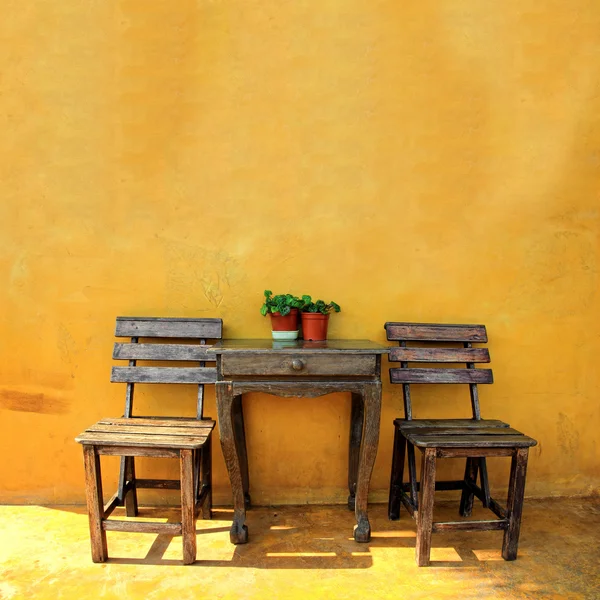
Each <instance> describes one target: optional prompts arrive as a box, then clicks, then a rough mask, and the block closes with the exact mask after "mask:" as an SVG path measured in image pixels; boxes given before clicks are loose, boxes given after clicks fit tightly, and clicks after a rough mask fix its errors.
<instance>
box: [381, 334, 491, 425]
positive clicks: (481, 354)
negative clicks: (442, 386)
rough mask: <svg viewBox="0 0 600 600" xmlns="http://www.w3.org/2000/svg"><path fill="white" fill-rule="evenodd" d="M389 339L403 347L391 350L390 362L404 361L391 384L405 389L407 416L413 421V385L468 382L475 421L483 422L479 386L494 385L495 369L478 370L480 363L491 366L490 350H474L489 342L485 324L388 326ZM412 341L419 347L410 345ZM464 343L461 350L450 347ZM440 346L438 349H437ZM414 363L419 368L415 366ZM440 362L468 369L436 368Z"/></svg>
mask: <svg viewBox="0 0 600 600" xmlns="http://www.w3.org/2000/svg"><path fill="white" fill-rule="evenodd" d="M384 327H385V330H386V333H387V339H388V340H390V341H396V342H398V343H399V344H400V347H398V348H390V352H389V356H388V359H389V361H390V362H400V368H392V369H390V381H391V382H392V383H401V384H402V386H403V398H404V417H405V418H406V419H407V420H411V419H412V404H411V397H410V384H412V383H451V384H456V383H464V384H468V385H469V391H470V394H471V409H472V412H473V419H476V420H479V419H481V412H480V408H479V393H478V390H477V384H479V383H493V381H494V379H493V375H492V370H491V369H477V368H476V367H475V364H476V363H489V362H490V353H489V351H488V349H487V348H473V347H472V345H473V343H486V342H487V332H486V330H485V326H484V325H446V324H438V323H386V324H385V325H384ZM408 342H414V343H418V345H411V346H407V343H408ZM449 343H453V344H454V345H456V344H462V347H461V348H456V347H448V344H449ZM436 346H437V347H436ZM414 363H417V364H419V366H418V367H414V366H412V365H413V364H414ZM436 363H438V364H439V363H446V364H450V363H453V364H457V363H466V368H462V369H454V368H439V367H432V366H431V365H435V364H436Z"/></svg>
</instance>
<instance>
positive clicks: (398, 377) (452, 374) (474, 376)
mask: <svg viewBox="0 0 600 600" xmlns="http://www.w3.org/2000/svg"><path fill="white" fill-rule="evenodd" d="M124 368H126V367H124ZM390 381H391V382H392V383H452V384H456V383H493V382H494V377H493V375H492V370H491V369H432V368H429V369H427V368H423V369H420V368H416V369H413V368H408V369H400V368H395V369H390Z"/></svg>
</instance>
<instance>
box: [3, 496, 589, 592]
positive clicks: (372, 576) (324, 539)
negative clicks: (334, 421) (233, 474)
mask: <svg viewBox="0 0 600 600" xmlns="http://www.w3.org/2000/svg"><path fill="white" fill-rule="evenodd" d="M119 510H120V509H119ZM437 510H438V512H437V514H436V517H437V518H448V517H449V518H452V515H453V514H454V513H455V505H452V506H450V505H446V504H444V505H443V506H442V507H441V508H438V509H437ZM156 514H157V510H156V509H150V508H147V509H142V513H141V516H142V517H145V518H148V517H153V516H156ZM164 514H165V513H164V511H163V512H161V515H164ZM370 514H371V524H372V527H373V539H372V541H371V543H369V544H357V543H355V542H354V541H353V539H352V537H351V532H352V526H353V515H352V514H351V513H350V512H348V511H347V509H346V508H345V507H344V506H285V507H274V508H264V507H263V508H254V509H252V510H251V511H249V513H248V525H249V527H250V543H248V544H246V545H244V546H232V545H231V544H230V543H229V533H228V531H229V525H230V521H229V519H230V518H231V511H229V510H226V509H217V510H215V512H214V518H213V520H212V521H198V528H197V529H198V561H197V562H196V564H195V565H192V566H189V567H185V566H183V565H182V564H181V539H180V538H179V537H174V538H172V537H170V536H158V535H153V534H131V533H117V532H109V533H108V551H109V556H110V557H111V558H110V559H109V561H108V562H107V563H105V564H94V563H92V561H91V558H90V548H89V541H88V524H87V516H86V514H85V512H84V510H83V509H82V508H74V507H39V506H0V598H2V600H8V599H21V598H23V599H24V598H36V599H38V598H40V599H42V598H52V599H58V598H78V599H82V598H83V599H85V598H119V599H121V600H123V599H124V600H133V599H135V598H142V599H145V600H151V599H154V598H168V599H174V600H183V599H185V598H207V599H215V598H223V599H225V598H235V599H250V598H269V599H270V598H302V599H307V598H310V599H312V598H328V599H332V598H344V599H353V598H361V599H365V598H369V599H379V598H390V599H391V598H393V599H394V600H405V599H410V598H460V599H469V598H477V599H483V598H561V599H562V598H586V599H587V598H600V501H599V500H598V499H587V500H582V499H577V500H567V499H561V500H528V501H527V502H526V505H525V513H524V518H523V526H522V534H521V543H520V548H519V558H518V560H517V561H515V562H510V563H507V562H505V561H503V560H502V558H501V556H500V547H501V544H502V533H501V532H485V533H478V534H472V533H460V534H437V535H434V537H433V551H432V555H431V556H432V561H433V562H432V566H431V567H426V568H417V567H416V565H415V562H414V543H415V527H414V523H413V522H412V520H411V519H410V518H408V516H407V514H406V513H405V512H403V514H402V519H401V520H400V521H397V522H394V523H392V522H389V521H388V520H387V518H386V507H385V506H383V505H374V506H372V507H371V510H370ZM485 514H486V513H481V511H474V517H479V518H481V517H484V518H487V517H485V516H484V515H485ZM169 517H170V520H172V521H177V520H178V519H177V512H176V511H175V510H170V511H169Z"/></svg>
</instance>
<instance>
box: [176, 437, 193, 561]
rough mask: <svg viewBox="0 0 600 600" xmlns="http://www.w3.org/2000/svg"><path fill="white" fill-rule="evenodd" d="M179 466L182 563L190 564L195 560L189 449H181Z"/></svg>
mask: <svg viewBox="0 0 600 600" xmlns="http://www.w3.org/2000/svg"><path fill="white" fill-rule="evenodd" d="M179 466H180V479H181V537H182V543H183V564H184V565H191V564H192V563H193V562H194V561H195V560H196V499H195V494H194V463H193V460H192V451H191V450H187V449H182V450H181V459H180V461H179Z"/></svg>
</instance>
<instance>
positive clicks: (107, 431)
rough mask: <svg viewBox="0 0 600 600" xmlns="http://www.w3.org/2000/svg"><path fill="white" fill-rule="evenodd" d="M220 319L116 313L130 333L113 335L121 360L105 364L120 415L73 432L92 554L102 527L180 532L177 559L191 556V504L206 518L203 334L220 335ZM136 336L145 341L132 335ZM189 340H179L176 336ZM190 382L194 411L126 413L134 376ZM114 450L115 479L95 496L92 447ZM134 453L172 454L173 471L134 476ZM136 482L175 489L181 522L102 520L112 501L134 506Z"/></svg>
mask: <svg viewBox="0 0 600 600" xmlns="http://www.w3.org/2000/svg"><path fill="white" fill-rule="evenodd" d="M222 331H223V322H222V321H221V319H187V318H154V317H118V318H117V326H116V336H117V337H130V338H131V343H116V344H115V345H114V350H113V358H115V359H117V360H127V361H128V365H127V366H116V367H113V369H112V376H111V381H113V382H117V383H126V384H127V385H126V391H125V412H124V416H123V418H116V419H103V420H102V421H99V422H98V423H96V424H95V425H93V426H92V427H90V428H89V429H87V430H86V431H85V432H84V433H82V434H81V435H80V436H79V437H77V438H76V441H77V442H79V443H80V444H83V452H84V463H85V477H86V496H87V505H88V512H89V519H90V537H91V542H92V559H93V560H94V562H103V561H105V560H106V558H107V550H106V531H110V530H115V531H136V532H150V533H171V534H176V533H181V534H182V536H183V561H184V563H185V564H189V563H191V562H194V560H195V558H196V535H195V522H196V514H197V511H198V509H200V508H201V509H202V517H203V518H204V519H210V518H211V506H212V475H211V472H212V466H211V433H212V430H213V429H214V426H215V422H214V421H213V420H211V419H209V418H205V417H204V414H203V412H204V386H205V385H206V384H214V383H215V381H216V378H217V370H216V368H215V367H207V366H206V362H212V363H214V362H215V357H214V355H209V354H207V350H208V348H209V347H210V346H208V345H207V339H220V338H221V335H222ZM142 338H150V339H151V340H152V341H153V342H156V341H159V342H160V343H139V340H140V339H142ZM182 339H183V340H186V341H187V340H190V339H191V340H193V341H195V343H192V342H188V343H181V341H180V340H182ZM138 361H143V362H144V363H148V362H151V361H159V362H160V363H162V362H164V361H176V362H177V363H180V362H190V361H191V362H193V363H197V364H198V366H183V367H164V366H146V365H144V366H140V365H139V364H138ZM147 383H150V384H154V383H160V384H178V385H181V384H188V385H189V384H192V385H195V386H197V400H196V418H185V417H165V416H160V417H149V416H144V417H137V416H134V415H133V395H134V386H136V385H138V384H147ZM102 454H110V455H117V456H120V457H121V469H120V473H119V486H118V489H117V491H116V492H115V494H114V495H113V496H112V498H111V499H110V500H109V501H108V502H107V503H106V504H103V496H102V481H101V473H100V455H102ZM136 456H149V457H173V458H178V459H179V463H180V478H179V479H167V480H164V479H140V478H139V477H137V476H136V470H135V463H134V460H135V458H134V457H136ZM139 488H155V489H180V490H181V511H182V517H181V523H167V524H164V523H140V522H127V521H115V520H108V517H109V515H110V514H111V513H112V512H113V510H114V509H115V508H116V507H117V506H125V509H126V514H127V516H128V517H134V516H136V515H137V514H138V499H137V491H138V489H139Z"/></svg>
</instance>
